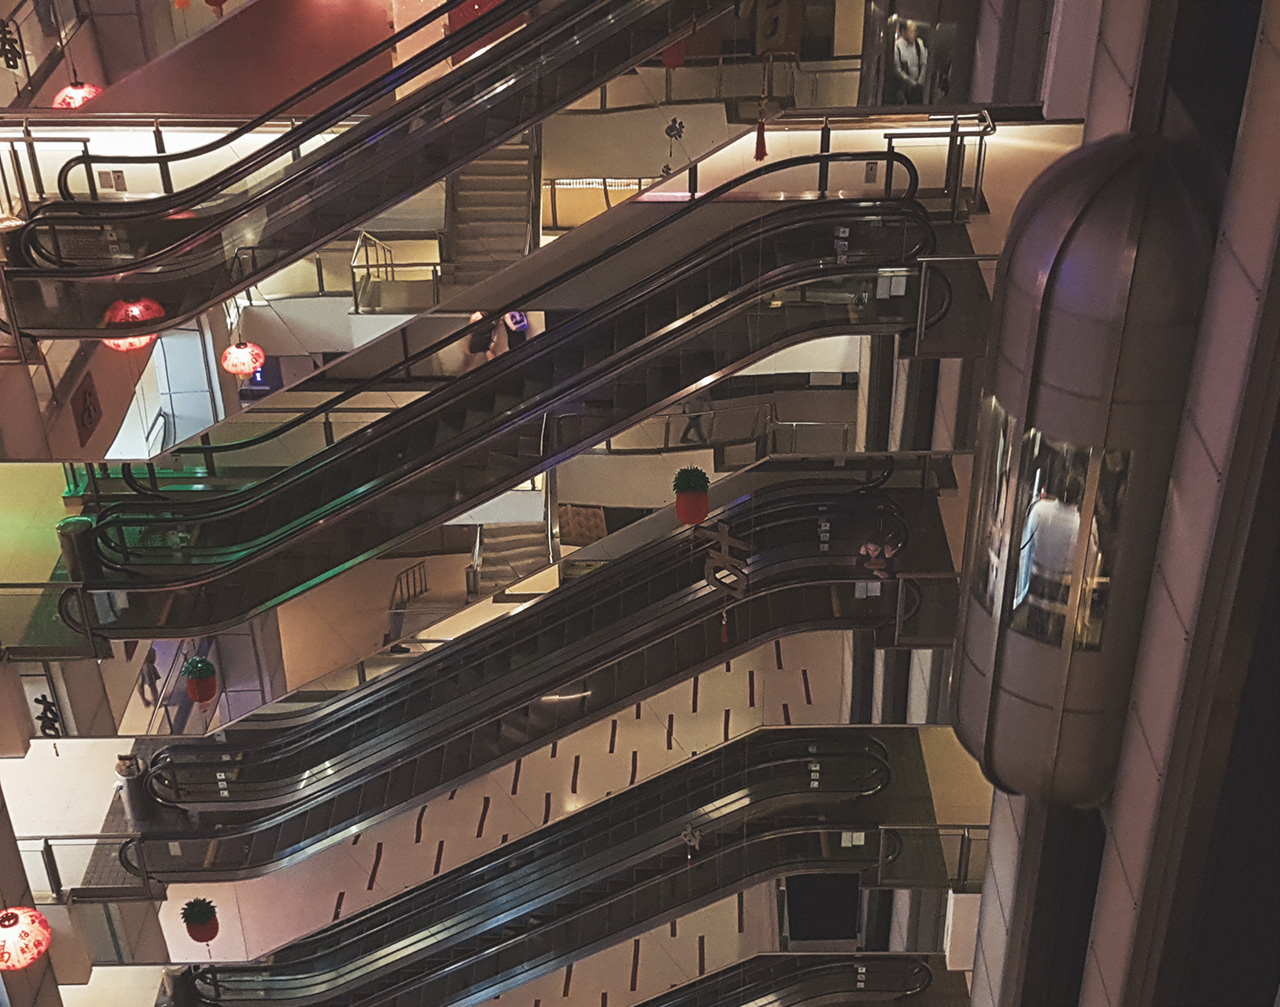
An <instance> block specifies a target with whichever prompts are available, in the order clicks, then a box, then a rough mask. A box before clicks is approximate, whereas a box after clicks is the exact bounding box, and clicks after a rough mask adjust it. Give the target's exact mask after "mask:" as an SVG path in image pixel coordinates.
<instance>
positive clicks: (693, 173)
mask: <svg viewBox="0 0 1280 1007" xmlns="http://www.w3.org/2000/svg"><path fill="white" fill-rule="evenodd" d="M697 198H698V162H697V161H694V162H693V164H691V165H689V202H693V201H694V200H695V199H697Z"/></svg>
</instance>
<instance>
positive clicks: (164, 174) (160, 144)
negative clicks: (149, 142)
mask: <svg viewBox="0 0 1280 1007" xmlns="http://www.w3.org/2000/svg"><path fill="white" fill-rule="evenodd" d="M152 133H153V134H154V135H155V138H156V153H157V154H163V153H164V152H165V150H164V133H162V132H161V131H160V120H159V119H156V120H154V126H153V128H152ZM156 163H157V164H158V165H159V167H160V186H161V188H163V189H164V191H165V193H166V194H172V193H173V176H172V175H171V174H170V173H169V162H168V161H165V160H163V159H161V160H159V161H157V162H156Z"/></svg>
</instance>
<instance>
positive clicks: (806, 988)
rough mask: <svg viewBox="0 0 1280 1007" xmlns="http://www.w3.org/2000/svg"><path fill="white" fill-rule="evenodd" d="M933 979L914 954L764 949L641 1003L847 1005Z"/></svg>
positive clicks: (907, 991)
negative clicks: (769, 950) (769, 951)
mask: <svg viewBox="0 0 1280 1007" xmlns="http://www.w3.org/2000/svg"><path fill="white" fill-rule="evenodd" d="M932 981H933V972H932V970H931V969H930V968H929V965H928V963H927V962H926V961H925V960H924V959H922V958H916V957H913V956H911V955H885V954H876V955H857V954H850V955H838V954H785V953H777V954H761V955H756V956H755V957H754V958H748V959H747V960H746V961H743V962H739V963H738V964H736V965H731V966H729V967H728V968H726V969H720V970H719V971H718V972H713V973H711V974H710V975H706V976H701V977H699V978H698V979H695V980H694V981H693V982H690V983H686V984H685V985H683V986H677V987H676V988H675V989H673V990H668V991H667V992H665V993H661V994H659V995H658V996H656V997H650V998H649V999H648V1000H644V1001H642V1002H641V1003H640V1004H639V1005H638V1007H756V1005H761V1004H768V1005H769V1007H846V1005H847V1004H848V1003H849V1002H850V1001H852V1000H862V999H873V998H874V999H875V1000H877V1001H881V1002H883V1001H884V1000H902V999H905V998H907V997H911V996H915V995H916V994H917V993H923V992H924V991H925V990H926V989H928V988H929V985H930V983H932ZM876 994H878V995H876Z"/></svg>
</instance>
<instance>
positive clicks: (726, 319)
mask: <svg viewBox="0 0 1280 1007" xmlns="http://www.w3.org/2000/svg"><path fill="white" fill-rule="evenodd" d="M886 222H890V223H904V222H905V223H906V224H907V225H909V226H910V227H911V228H913V229H918V234H919V240H918V241H917V242H916V243H915V245H914V247H912V246H908V247H906V248H903V247H902V234H901V232H900V231H896V230H895V229H894V228H889V227H886V226H884V225H885V224H886ZM836 226H839V227H848V228H850V230H856V231H858V232H860V233H865V234H867V235H869V237H868V241H869V242H870V243H871V247H870V250H869V251H868V253H867V255H866V256H865V257H864V256H858V257H857V261H856V262H855V261H848V260H849V259H852V258H854V257H852V256H847V255H841V256H840V257H839V258H840V259H844V260H845V261H838V260H837V256H835V255H834V254H833V253H832V235H833V230H832V229H833V228H834V227H836ZM877 234H878V235H880V238H879V240H878V241H877V240H876V239H875V238H874V235H877ZM889 235H892V237H890V236H889ZM885 246H894V247H893V248H889V247H885ZM931 248H932V231H931V229H930V228H929V227H928V224H927V221H925V219H924V216H923V211H922V210H921V209H920V208H919V207H918V206H917V205H916V204H914V203H903V202H900V201H894V202H890V203H884V204H853V205H851V206H847V205H846V206H842V205H840V204H839V203H837V202H831V203H819V202H804V203H800V204H797V205H790V206H786V207H783V208H782V209H780V210H778V211H774V212H773V213H771V214H769V215H767V216H766V217H765V218H763V219H762V220H761V221H759V222H753V223H752V224H750V225H749V226H745V227H742V228H739V229H735V230H733V231H731V232H729V233H728V234H724V235H721V236H719V237H717V238H716V239H715V240H714V241H711V242H709V243H707V244H705V245H703V246H702V247H700V248H698V249H696V250H694V251H693V252H691V253H689V254H687V255H685V256H683V257H682V258H681V259H679V260H677V261H675V262H673V263H671V265H670V268H669V269H664V270H662V271H661V272H660V273H656V274H653V275H650V276H647V277H644V278H643V279H640V280H639V281H638V282H636V283H635V284H634V285H632V286H631V287H629V288H628V289H626V290H624V291H622V292H621V293H619V294H618V295H616V296H614V297H611V298H609V299H608V300H607V301H605V302H604V303H603V304H601V305H598V306H596V307H594V308H591V309H589V310H587V311H584V312H580V313H578V314H576V315H573V316H572V317H570V318H568V319H564V320H562V321H561V322H560V323H559V324H557V325H555V326H554V327H553V328H552V329H550V330H549V331H548V332H546V333H544V334H543V335H541V336H539V337H538V338H537V339H536V340H531V341H529V342H527V343H526V344H525V345H524V346H522V347H520V348H519V349H517V350H515V351H512V352H509V353H507V354H504V355H503V356H501V357H499V358H497V359H496V360H494V361H491V362H490V363H488V364H486V365H485V366H483V367H481V368H478V369H477V370H475V371H473V372H471V373H470V374H467V375H465V376H464V377H461V378H458V379H456V380H455V381H453V382H451V383H450V384H449V385H447V386H446V387H445V388H443V389H440V390H439V391H437V392H434V393H432V394H430V395H428V396H425V397H424V398H422V399H420V400H418V401H417V402H415V403H414V404H412V405H410V406H407V407H405V408H404V409H401V410H398V411H397V412H396V413H393V414H390V415H388V416H387V417H385V418H383V419H381V420H379V421H377V422H375V423H373V424H371V425H370V426H368V427H367V428H365V429H364V430H362V431H360V432H359V433H357V434H355V435H353V436H352V437H350V438H347V439H346V440H344V441H342V442H340V443H339V444H337V445H334V446H333V447H332V448H330V449H327V450H326V451H324V452H322V453H320V454H318V455H316V456H314V457H313V458H311V459H308V460H307V461H305V462H303V463H300V464H298V465H295V466H293V467H291V468H289V469H287V470H284V471H283V472H281V473H279V474H278V475H276V476H273V477H271V478H269V479H267V480H265V481H264V482H262V483H261V484H259V485H258V486H256V487H254V488H253V489H251V490H248V491H243V492H241V493H237V494H231V495H228V496H227V497H223V498H220V499H218V500H216V501H213V502H210V503H206V502H195V503H189V504H187V503H175V502H167V501H153V502H149V503H132V502H131V503H130V504H128V505H116V506H113V507H110V508H107V509H106V510H104V511H103V512H101V513H100V514H99V515H98V519H97V527H96V534H95V537H94V544H95V548H96V550H97V554H98V557H99V560H100V563H101V565H102V567H103V568H105V570H106V573H105V574H104V576H103V582H101V583H91V584H90V585H89V587H90V591H89V597H90V600H91V602H92V605H93V612H92V620H93V623H94V625H93V626H92V627H91V628H92V630H93V631H94V632H96V633H99V634H101V635H104V636H109V637H137V636H142V635H146V634H148V633H151V634H156V635H168V636H173V635H178V634H184V635H185V634H192V633H196V632H210V631H214V630H216V629H220V628H225V627H228V626H231V625H234V624H236V623H238V622H240V621H242V620H243V619H244V618H246V617H248V616H251V615H253V614H255V613H257V612H260V611H263V610H265V609H266V608H268V607H270V606H273V605H276V604H279V603H281V602H282V601H285V600H287V599H288V598H289V597H292V596H293V595H294V594H296V593H298V592H299V591H300V590H302V589H304V588H305V587H308V586H312V585H314V584H315V583H317V582H319V581H320V580H323V579H325V578H326V577H328V576H332V575H333V574H335V573H337V572H340V571H341V570H343V569H346V568H347V567H349V566H351V565H352V564H354V563H356V562H359V561H360V560H362V559H365V558H368V557H371V556H373V555H376V554H377V553H378V552H380V551H381V550H383V549H386V548H389V547H390V546H392V545H394V544H395V543H396V542H397V541H400V540H402V539H404V538H407V537H408V536H410V535H412V534H416V533H418V532H420V531H423V530H425V529H426V528H428V527H431V526H434V525H438V524H440V523H443V522H445V521H447V520H449V519H450V518H452V517H455V516H457V515H459V514H461V513H463V512H465V511H466V510H468V509H470V508H472V507H474V506H476V505H477V504H478V503H481V502H483V501H484V500H487V499H492V498H493V497H495V496H497V495H498V494H500V493H501V492H503V491H505V490H506V489H509V488H511V487H513V486H516V485H518V484H519V483H521V482H524V481H526V480H528V479H530V478H532V477H533V476H534V475H536V474H538V473H539V472H542V471H544V470H545V469H547V468H549V467H551V466H552V465H554V464H555V463H556V462H558V461H560V460H562V459H564V458H566V457H568V456H570V455H571V454H573V453H575V452H578V451H581V450H584V449H586V448H588V447H590V446H592V445H594V444H598V443H600V442H601V441H603V440H604V439H605V438H607V437H609V436H611V435H612V434H614V433H616V432H618V431H620V430H622V429H625V428H626V427H628V426H631V425H633V424H634V423H635V422H636V421H637V420H639V419H641V418H643V417H644V416H646V415H649V414H650V413H653V412H655V411H657V410H659V409H661V408H663V407H664V406H666V405H667V404H669V403H670V402H673V401H675V400H677V399H678V398H680V397H681V396H682V395H684V394H685V393H687V391H688V390H689V389H690V388H692V387H694V386H695V385H697V384H698V383H700V382H703V381H705V380H706V379H707V378H709V377H712V378H714V377H720V376H724V375H726V374H729V373H732V372H733V371H734V370H736V369H739V368H741V367H743V366H745V365H747V364H749V363H751V362H753V361H755V360H758V359H760V358H761V357H763V356H765V355H766V354H768V353H769V352H772V351H774V350H776V349H779V348H781V347H783V346H787V345H792V344H794V343H797V342H801V341H804V340H806V339H810V338H814V337H817V336H821V335H824V334H828V333H837V332H838V333H847V332H848V331H849V330H850V329H851V328H853V326H852V325H851V323H850V322H849V314H848V298H847V296H842V294H847V293H848V291H847V290H842V286H843V285H846V284H847V285H852V284H854V283H855V282H856V281H857V280H858V279H859V278H861V279H862V280H864V281H865V279H866V278H867V277H869V276H874V275H875V272H876V269H875V267H872V266H868V265H866V264H865V262H866V260H867V259H868V258H870V259H876V260H878V261H881V262H901V261H903V255H904V253H905V254H906V255H907V256H908V257H910V256H912V255H914V254H916V253H918V252H924V251H928V250H930V249H931ZM810 287H812V288H813V290H814V296H812V297H810V298H808V299H807V300H799V299H797V300H789V299H787V298H786V297H783V296H781V292H785V291H788V290H792V291H794V290H796V289H808V288H810ZM911 321H913V320H911ZM903 325H904V320H903V319H894V320H889V321H886V322H884V323H883V327H884V328H885V329H886V330H888V331H894V330H895V329H897V328H901V327H903ZM469 332H470V329H469V328H468V329H463V330H462V331H461V332H460V333H458V334H456V335H455V336H454V337H450V338H451V339H465V338H468V337H469Z"/></svg>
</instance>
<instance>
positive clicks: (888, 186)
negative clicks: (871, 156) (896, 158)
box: [884, 136, 893, 199]
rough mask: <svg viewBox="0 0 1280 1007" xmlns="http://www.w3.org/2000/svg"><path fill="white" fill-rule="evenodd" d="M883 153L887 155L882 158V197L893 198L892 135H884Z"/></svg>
mask: <svg viewBox="0 0 1280 1007" xmlns="http://www.w3.org/2000/svg"><path fill="white" fill-rule="evenodd" d="M885 153H886V155H887V156H886V157H885V159H884V198H885V199H892V198H893V137H891V136H890V137H886V139H885Z"/></svg>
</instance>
